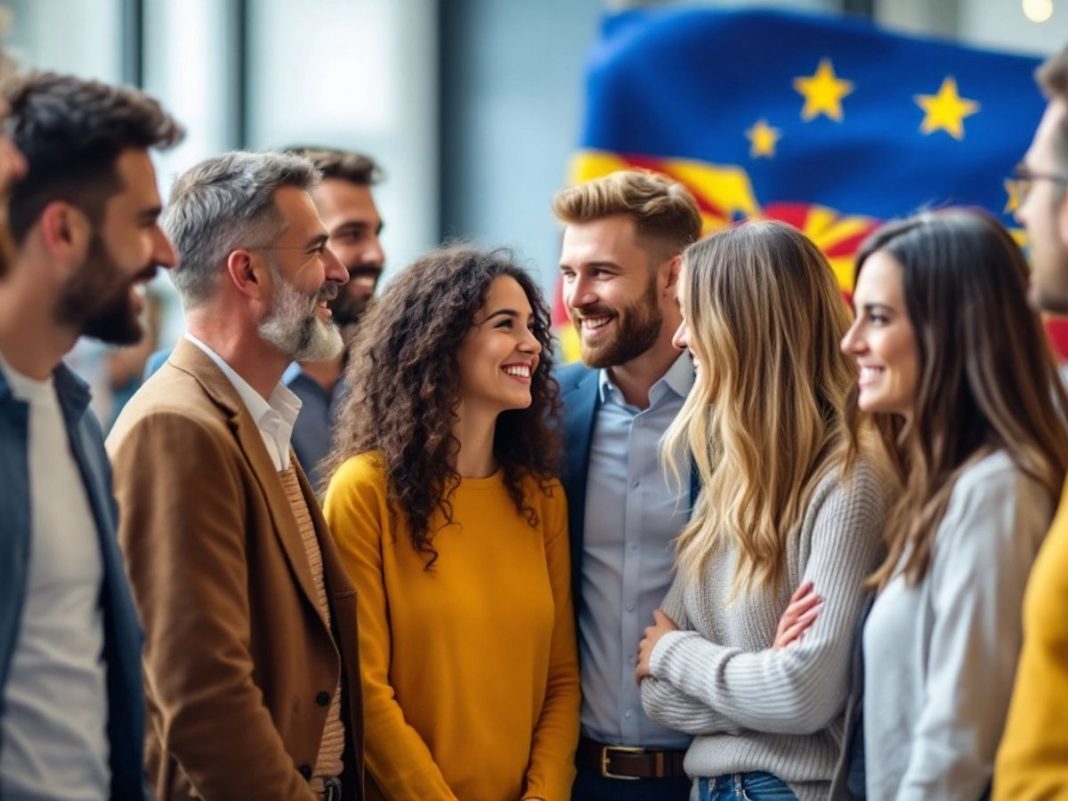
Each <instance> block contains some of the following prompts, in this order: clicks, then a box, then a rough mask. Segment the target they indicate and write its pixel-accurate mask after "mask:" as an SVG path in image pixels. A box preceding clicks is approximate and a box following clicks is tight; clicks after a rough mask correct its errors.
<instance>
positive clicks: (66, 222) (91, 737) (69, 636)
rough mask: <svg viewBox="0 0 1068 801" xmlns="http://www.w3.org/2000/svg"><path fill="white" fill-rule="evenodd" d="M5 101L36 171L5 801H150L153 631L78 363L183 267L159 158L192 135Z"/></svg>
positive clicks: (18, 314)
mask: <svg viewBox="0 0 1068 801" xmlns="http://www.w3.org/2000/svg"><path fill="white" fill-rule="evenodd" d="M6 94H7V97H6V102H7V104H8V105H9V107H10V118H9V120H8V122H7V126H8V130H9V131H10V132H11V134H12V139H13V141H14V144H15V145H16V146H17V148H18V149H19V150H21V151H22V153H23V154H24V155H25V161H26V162H27V163H28V168H29V172H28V174H27V175H26V176H25V177H23V178H22V180H21V181H20V182H18V183H17V184H16V185H15V187H14V190H13V192H12V195H11V201H10V209H9V220H10V226H11V238H12V241H13V242H14V245H15V248H16V255H15V258H14V261H13V262H12V264H11V268H10V270H9V272H8V274H7V275H6V276H5V277H4V279H3V280H2V282H0V475H2V476H3V485H4V489H3V492H2V493H0V520H3V524H2V527H0V531H2V534H0V794H2V795H3V797H4V798H5V799H12V800H16V799H17V800H18V801H29V799H108V798H110V799H142V798H144V787H143V780H142V776H143V772H142V753H143V747H142V744H143V738H144V711H143V710H144V696H143V691H142V684H141V666H140V656H141V631H140V627H139V624H138V621H137V615H136V612H135V609H134V605H133V600H132V599H131V597H130V592H129V588H128V586H127V583H126V578H125V577H124V574H123V569H122V558H121V556H120V554H119V549H118V545H117V543H116V542H115V507H114V498H113V496H112V494H111V476H110V473H109V468H108V464H107V457H106V455H105V453H104V443H103V439H102V435H101V431H100V426H99V424H98V423H97V421H96V419H95V418H94V417H93V414H92V412H91V411H89V408H88V406H89V390H88V387H87V386H86V384H85V383H84V382H83V381H81V379H79V378H77V377H76V376H75V375H74V374H73V373H72V372H71V371H70V370H69V369H68V368H67V367H65V366H64V365H63V364H62V362H61V359H62V358H63V355H64V354H65V353H67V351H69V350H70V349H71V347H72V346H73V345H74V343H75V341H76V340H77V339H78V337H79V336H81V335H86V336H91V337H95V338H97V339H100V340H102V341H104V342H108V343H114V344H128V343H132V342H136V341H137V340H138V339H139V338H140V336H141V328H140V324H139V323H138V311H139V309H140V306H141V299H140V295H139V294H138V290H139V286H140V285H143V284H144V283H145V282H147V281H148V280H149V279H151V278H152V276H153V275H154V274H155V273H156V270H157V268H158V267H164V268H168V267H173V266H174V264H175V262H176V257H175V253H174V249H173V247H172V246H171V243H170V241H169V240H168V239H167V236H166V234H164V233H163V231H162V229H161V228H160V226H159V224H158V218H159V214H160V198H159V192H158V189H157V187H156V174H155V171H154V170H153V167H152V161H151V159H150V158H149V153H148V151H149V149H150V148H155V147H169V146H171V145H173V144H175V143H176V142H178V141H179V140H180V139H181V137H182V130H181V128H180V127H179V126H178V124H177V123H176V122H175V121H174V120H173V119H172V118H171V117H170V116H168V115H167V114H166V113H164V111H163V110H162V109H161V108H160V106H159V104H157V103H156V102H155V101H154V100H152V99H150V98H148V97H146V96H145V95H143V94H141V93H140V92H137V91H134V90H132V89H127V88H117V87H111V86H106V85H104V84H100V83H96V82H92V81H83V80H79V79H77V78H72V77H68V76H60V75H54V74H49V73H39V74H34V75H30V76H27V77H25V78H23V79H20V80H18V81H17V82H15V83H14V84H12V85H9V86H8V87H7V93H6ZM12 152H14V151H12ZM19 159H20V161H21V157H19ZM16 171H17V172H20V173H21V172H22V171H23V167H22V166H21V165H16Z"/></svg>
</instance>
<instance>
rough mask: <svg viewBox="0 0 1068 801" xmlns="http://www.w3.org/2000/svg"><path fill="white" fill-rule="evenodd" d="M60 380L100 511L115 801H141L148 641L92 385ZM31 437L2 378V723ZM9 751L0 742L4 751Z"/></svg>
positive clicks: (20, 405) (25, 534) (22, 576)
mask: <svg viewBox="0 0 1068 801" xmlns="http://www.w3.org/2000/svg"><path fill="white" fill-rule="evenodd" d="M53 375H54V381H55V387H56V395H57V397H58V399H59V405H60V408H61V409H62V411H63V418H64V420H65V422H66V427H67V435H68V437H69V439H70V447H71V453H72V454H73V455H74V459H75V461H76V462H77V464H78V468H79V470H80V472H81V475H82V480H83V481H84V482H85V489H86V492H87V494H88V496H89V502H90V505H91V506H92V509H93V518H94V521H95V522H96V530H97V533H98V535H99V538H100V552H101V557H102V561H103V565H104V582H103V586H102V587H101V593H100V605H101V609H102V611H103V613H104V661H105V663H106V664H107V689H108V725H107V732H108V739H109V741H110V749H109V750H110V762H111V798H112V799H131V800H132V801H142V800H143V799H144V798H145V790H144V780H143V776H144V772H143V767H142V754H143V749H144V727H145V722H144V718H145V711H144V703H145V702H144V692H143V689H142V684H141V644H142V634H141V627H140V624H139V623H138V619H137V613H136V611H135V609H134V604H133V598H132V596H131V595H130V589H129V586H128V585H127V582H126V574H125V572H124V571H123V564H122V557H121V555H120V554H119V547H118V544H117V542H116V539H115V524H116V516H117V510H116V507H115V498H114V496H113V494H112V491H111V470H110V467H109V465H108V459H107V455H106V453H105V452H104V439H103V434H102V432H101V430H100V424H99V423H98V422H97V419H96V417H95V416H94V415H93V413H92V412H91V411H90V410H89V388H88V386H87V385H86V384H85V382H84V381H82V380H81V379H80V378H78V377H77V376H76V375H75V374H74V373H73V372H71V371H70V370H69V369H68V368H67V367H65V366H64V365H60V366H59V367H57V368H56V371H55V373H54V374H53ZM28 431H29V406H28V405H27V404H26V403H25V402H23V401H20V400H18V399H17V398H15V397H14V396H13V395H12V394H11V388H10V387H9V386H8V384H7V381H6V379H5V378H4V376H3V373H0V716H2V715H3V714H4V710H3V699H4V695H5V693H4V688H5V687H6V685H7V679H8V674H9V672H10V669H11V659H12V656H13V654H14V651H15V643H16V642H17V640H18V631H19V623H20V621H21V618H22V604H23V599H24V598H25V594H26V578H27V573H28V568H29V554H30V548H31V542H30V530H31V529H30V487H29V461H28V453H27V439H28ZM51 492H52V493H53V494H54V496H55V499H56V502H57V503H62V502H63V496H64V494H65V493H64V488H63V487H53V488H51ZM3 746H4V744H3V742H2V741H0V748H3Z"/></svg>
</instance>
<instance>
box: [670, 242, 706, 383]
mask: <svg viewBox="0 0 1068 801" xmlns="http://www.w3.org/2000/svg"><path fill="white" fill-rule="evenodd" d="M691 269H692V268H691V267H690V266H689V264H688V263H687V261H686V259H683V260H682V267H681V269H680V270H679V285H678V289H677V290H676V293H677V295H678V299H679V313H680V314H681V315H682V322H681V323H680V324H679V327H678V328H677V329H676V330H675V334H674V336H672V337H671V344H672V345H674V346H675V347H676V348H678V349H679V350H688V351H689V352H690V358H691V359H692V360H693V367H694V373H695V375H696V377H697V378H698V379H700V377H701V360H700V358H699V357H698V356H697V354H696V353H695V352H694V347H693V338H692V337H691V336H690V323H689V320H687V318H686V298H687V294H686V293H687V292H688V291H689V288H688V286H687V282H688V280H689V278H690V275H689V271H690V270H691Z"/></svg>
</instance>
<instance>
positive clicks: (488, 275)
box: [322, 245, 561, 570]
mask: <svg viewBox="0 0 1068 801" xmlns="http://www.w3.org/2000/svg"><path fill="white" fill-rule="evenodd" d="M500 276H508V277H510V278H514V279H515V280H516V281H517V282H518V283H519V285H520V286H521V287H522V288H523V292H524V293H525V294H526V296H527V299H528V300H529V301H530V306H531V309H532V310H533V313H534V314H533V333H534V336H535V338H537V340H538V342H539V343H540V344H541V347H542V352H541V359H540V361H539V363H538V368H537V370H535V371H534V374H533V375H532V376H531V386H530V394H531V398H532V402H531V404H530V406H529V407H527V408H525V409H512V410H508V411H505V412H502V413H501V414H500V415H499V416H498V418H497V427H496V430H495V432H494V438H493V452H494V455H495V456H496V457H497V461H498V462H499V464H500V466H501V470H502V473H503V478H504V484H505V487H506V488H507V490H508V494H509V495H510V496H511V498H512V501H513V502H514V503H515V506H516V509H517V510H519V512H520V514H522V515H524V516H525V517H526V519H527V521H528V522H529V523H530V524H531V525H532V526H534V525H537V524H538V518H537V514H536V512H535V511H534V509H533V508H532V507H531V506H530V505H529V504H528V503H527V502H526V499H525V498H524V495H523V488H522V481H523V479H524V477H527V476H531V477H534V478H535V479H536V480H537V481H538V483H539V486H540V488H541V491H542V492H544V493H545V494H546V495H548V494H550V493H551V488H550V481H551V479H552V477H553V476H554V475H555V474H556V472H557V471H558V467H559V464H560V451H561V447H560V442H559V434H558V427H557V425H556V421H557V418H558V416H559V410H560V402H559V390H560V388H559V385H558V384H557V383H556V379H555V378H553V376H552V332H551V327H550V326H551V322H550V317H549V309H548V307H547V306H546V304H545V301H544V299H543V298H542V294H541V291H540V290H539V289H538V286H537V284H536V283H535V282H534V280H533V279H532V278H531V277H530V276H529V275H528V274H527V273H526V272H525V271H524V270H522V269H521V268H520V267H518V266H516V264H515V262H514V260H513V257H512V255H511V253H510V252H508V251H506V250H493V251H484V250H479V249H475V248H471V247H466V246H461V245H453V246H450V247H444V248H439V249H437V250H433V251H431V252H429V253H427V254H426V255H424V256H422V257H421V258H420V259H418V260H417V261H416V262H415V263H413V264H411V265H410V266H408V267H407V268H406V269H404V270H403V271H402V272H401V273H400V274H398V275H397V276H396V277H395V278H394V279H393V280H392V281H391V282H390V284H389V286H388V288H387V289H386V291H385V293H384V294H383V295H382V297H381V298H380V299H379V300H378V301H377V302H376V303H375V304H374V305H373V306H372V308H371V310H370V311H369V312H368V314H367V316H366V317H365V318H364V320H363V321H362V322H361V324H360V328H359V332H358V334H357V336H356V344H355V345H354V348H353V352H352V355H351V359H350V361H349V365H348V367H347V368H346V371H345V380H346V382H347V383H348V386H349V395H348V397H346V399H345V400H344V402H343V404H342V407H341V409H340V412H339V414H338V416H337V419H336V421H335V424H334V426H335V430H334V446H333V448H332V450H331V452H330V455H329V456H328V457H327V458H326V460H325V462H324V464H323V468H322V475H323V477H324V478H323V482H324V488H325V484H326V483H328V482H329V478H330V476H332V475H333V474H334V472H335V471H336V470H337V469H338V468H339V467H340V466H341V465H342V464H343V463H344V462H345V461H346V460H347V459H349V458H350V457H352V456H355V455H357V454H360V453H366V452H368V451H379V452H380V453H381V454H382V457H383V463H384V464H383V466H384V468H385V472H386V485H387V496H388V499H389V502H390V507H391V511H392V513H393V514H396V513H398V512H400V513H402V514H404V515H405V517H406V518H407V522H408V528H409V531H410V532H411V539H412V547H413V548H415V550H416V551H417V552H418V553H420V554H422V555H424V556H425V557H426V568H427V569H428V570H429V569H430V568H431V567H433V564H434V562H435V561H436V559H437V556H438V553H437V551H436V550H435V548H434V545H433V536H434V532H433V531H431V528H430V518H431V516H432V515H433V514H434V512H435V511H437V510H440V511H441V512H442V514H443V515H444V517H445V520H446V522H447V523H452V522H453V519H452V504H451V500H450V499H451V496H452V494H453V492H455V490H456V488H457V487H458V486H459V484H460V475H459V473H457V472H456V469H455V466H454V463H455V458H456V455H457V453H458V450H459V446H460V443H459V441H458V440H457V439H456V438H455V437H454V436H453V433H452V430H453V425H454V423H455V422H456V419H457V406H458V405H459V403H460V391H461V387H460V366H459V363H458V359H457V354H458V353H459V350H460V345H461V343H462V342H463V340H464V337H466V336H467V334H468V332H469V331H470V330H471V328H472V326H473V325H474V320H475V315H476V314H477V313H478V311H479V309H481V308H482V307H483V305H484V304H485V302H486V295H487V293H488V291H489V287H490V284H491V283H492V282H493V280H494V279H495V278H498V277H500Z"/></svg>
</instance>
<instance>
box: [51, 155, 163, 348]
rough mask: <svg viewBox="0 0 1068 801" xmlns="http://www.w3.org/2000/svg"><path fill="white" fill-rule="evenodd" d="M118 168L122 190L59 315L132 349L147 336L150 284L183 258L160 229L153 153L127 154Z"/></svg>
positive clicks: (110, 203)
mask: <svg viewBox="0 0 1068 801" xmlns="http://www.w3.org/2000/svg"><path fill="white" fill-rule="evenodd" d="M115 169H116V174H117V176H118V180H119V183H120V187H121V188H120V189H119V190H118V191H117V192H116V193H115V194H113V195H111V196H110V197H109V198H108V199H107V200H106V201H105V204H104V211H103V214H102V220H101V222H100V224H99V225H98V226H95V230H94V231H93V234H92V239H91V240H90V242H89V245H88V248H87V250H86V256H85V262H84V263H83V264H82V266H81V268H80V269H79V270H78V271H77V272H76V273H74V274H73V275H72V276H71V277H70V279H69V280H68V281H67V283H66V285H65V286H64V287H63V289H62V291H61V293H60V296H59V299H58V301H57V306H56V312H55V315H56V319H57V321H58V322H59V323H60V324H62V325H67V326H71V327H73V328H75V329H76V330H77V331H78V332H79V333H81V334H84V335H85V336H90V337H94V338H96V339H99V340H101V341H102V342H107V343H110V344H114V345H129V344H132V343H134V342H137V341H138V340H140V339H141V335H142V330H141V323H140V320H139V315H140V313H141V310H142V308H143V307H144V301H143V299H142V297H141V292H142V291H143V287H144V284H146V283H147V282H148V281H150V280H151V279H152V278H153V277H154V276H155V274H156V270H157V268H158V267H164V268H170V267H173V266H174V265H175V264H177V263H178V257H177V255H176V254H175V251H174V246H173V245H172V244H171V241H170V239H168V238H167V235H166V234H165V233H164V232H163V229H162V228H160V225H159V215H160V210H161V209H160V198H159V190H158V189H157V187H156V172H155V169H154V168H153V167H152V160H151V159H150V158H149V155H148V153H147V152H146V151H144V150H137V149H131V150H127V151H124V152H123V153H122V154H121V155H120V156H119V158H118V160H117V161H116V166H115Z"/></svg>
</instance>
